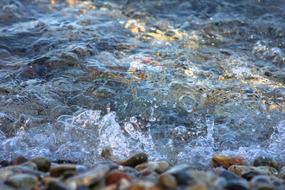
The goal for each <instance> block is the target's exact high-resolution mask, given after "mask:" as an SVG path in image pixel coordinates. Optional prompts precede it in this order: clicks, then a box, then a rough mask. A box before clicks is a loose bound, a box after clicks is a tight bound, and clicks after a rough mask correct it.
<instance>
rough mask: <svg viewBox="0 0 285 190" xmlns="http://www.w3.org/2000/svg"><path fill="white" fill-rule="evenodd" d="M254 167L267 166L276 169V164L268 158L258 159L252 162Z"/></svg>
mask: <svg viewBox="0 0 285 190" xmlns="http://www.w3.org/2000/svg"><path fill="white" fill-rule="evenodd" d="M253 165H254V166H269V167H272V168H275V169H278V162H277V161H276V160H273V159H272V158H268V157H258V158H256V159H255V160H254V162H253Z"/></svg>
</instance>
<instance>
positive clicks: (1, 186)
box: [0, 183, 14, 190]
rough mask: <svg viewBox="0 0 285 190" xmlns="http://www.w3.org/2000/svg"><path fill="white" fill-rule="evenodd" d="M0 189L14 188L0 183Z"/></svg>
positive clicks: (8, 189) (10, 189) (9, 189)
mask: <svg viewBox="0 0 285 190" xmlns="http://www.w3.org/2000/svg"><path fill="white" fill-rule="evenodd" d="M0 189H1V190H14V188H12V187H10V186H8V185H5V184H1V183H0Z"/></svg>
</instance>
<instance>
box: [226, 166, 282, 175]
mask: <svg viewBox="0 0 285 190" xmlns="http://www.w3.org/2000/svg"><path fill="white" fill-rule="evenodd" d="M228 170H229V171H231V172H233V173H235V174H237V175H240V176H242V175H245V174H247V173H250V172H252V173H256V174H257V175H277V174H278V171H277V170H276V169H275V168H272V167H268V166H258V167H253V166H240V165H232V166H231V167H229V168H228Z"/></svg>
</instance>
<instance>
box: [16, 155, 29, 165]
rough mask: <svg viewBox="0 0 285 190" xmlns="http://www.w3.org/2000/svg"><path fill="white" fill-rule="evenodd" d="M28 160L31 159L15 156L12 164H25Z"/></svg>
mask: <svg viewBox="0 0 285 190" xmlns="http://www.w3.org/2000/svg"><path fill="white" fill-rule="evenodd" d="M28 161H29V160H28V159H27V158H25V157H24V156H18V157H17V158H15V160H13V161H12V164H13V165H20V164H24V163H26V162H28Z"/></svg>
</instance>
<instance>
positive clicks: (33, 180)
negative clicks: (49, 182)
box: [5, 174, 39, 188]
mask: <svg viewBox="0 0 285 190" xmlns="http://www.w3.org/2000/svg"><path fill="white" fill-rule="evenodd" d="M5 183H6V184H7V185H11V186H13V187H16V188H21V187H23V188H33V187H35V186H37V184H38V183H39V181H38V178H37V177H35V176H33V175H29V174H16V175H13V176H11V177H9V178H8V179H7V180H6V182H5Z"/></svg>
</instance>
